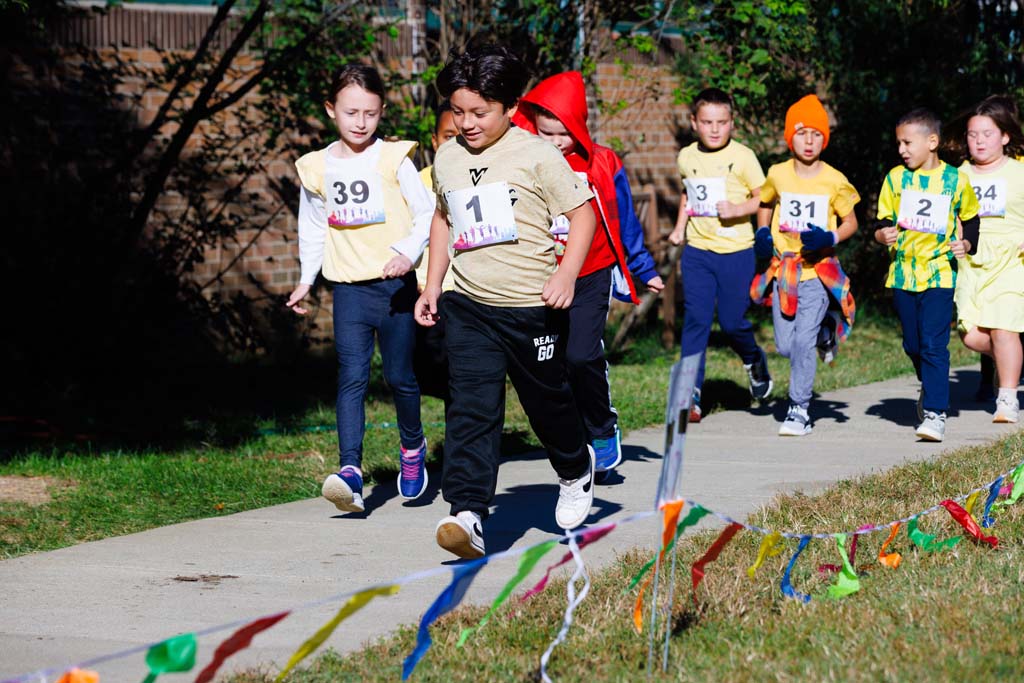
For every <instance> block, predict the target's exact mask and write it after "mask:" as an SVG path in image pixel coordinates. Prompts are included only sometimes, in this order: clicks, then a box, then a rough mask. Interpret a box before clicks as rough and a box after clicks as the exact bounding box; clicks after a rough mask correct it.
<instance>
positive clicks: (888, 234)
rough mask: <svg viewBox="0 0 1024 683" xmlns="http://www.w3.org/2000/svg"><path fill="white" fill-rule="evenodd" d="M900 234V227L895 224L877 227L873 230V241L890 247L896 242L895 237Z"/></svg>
mask: <svg viewBox="0 0 1024 683" xmlns="http://www.w3.org/2000/svg"><path fill="white" fill-rule="evenodd" d="M899 236H900V229H899V228H898V227H896V226H895V225H891V226H889V227H888V228H879V229H878V230H875V241H876V242H878V243H880V244H884V245H885V246H887V247H891V246H892V245H894V244H896V238H898V237H899Z"/></svg>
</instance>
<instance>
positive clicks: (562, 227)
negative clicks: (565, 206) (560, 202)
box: [551, 171, 590, 251]
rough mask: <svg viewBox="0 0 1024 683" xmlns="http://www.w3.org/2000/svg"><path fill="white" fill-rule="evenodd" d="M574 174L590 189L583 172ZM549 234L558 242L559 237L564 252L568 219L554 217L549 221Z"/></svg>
mask: <svg viewBox="0 0 1024 683" xmlns="http://www.w3.org/2000/svg"><path fill="white" fill-rule="evenodd" d="M574 173H575V174H576V175H577V176H578V177H579V179H580V180H582V181H583V182H584V183H585V184H586V185H587V187H588V188H589V187H590V181H589V180H587V174H586V173H584V172H583V171H574ZM551 234H552V235H554V236H555V239H556V240H558V239H559V236H561V242H562V250H563V251H564V250H565V241H566V235H568V234H569V219H568V218H566V217H565V215H564V214H562V215H559V216H555V218H554V220H552V221H551Z"/></svg>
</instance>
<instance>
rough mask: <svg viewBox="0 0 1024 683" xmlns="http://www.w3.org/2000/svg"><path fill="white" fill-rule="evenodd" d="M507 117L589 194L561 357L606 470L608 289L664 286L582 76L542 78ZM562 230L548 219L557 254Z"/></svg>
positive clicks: (617, 450)
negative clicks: (593, 132)
mask: <svg viewBox="0 0 1024 683" xmlns="http://www.w3.org/2000/svg"><path fill="white" fill-rule="evenodd" d="M512 121H513V122H514V123H515V124H516V125H517V126H519V127H521V128H523V129H525V130H528V131H530V132H532V133H536V134H537V135H538V136H540V137H541V138H543V139H545V140H547V141H549V142H551V143H552V144H554V145H555V146H556V147H558V149H559V150H560V151H561V152H562V154H564V155H565V158H566V160H567V161H568V162H569V166H570V167H571V168H572V170H574V171H576V173H577V174H578V175H579V176H580V177H581V178H585V179H586V180H587V183H588V184H589V185H590V188H591V190H592V191H593V193H594V198H593V199H592V200H590V201H591V206H592V207H593V209H594V214H595V215H596V216H597V218H598V225H599V227H598V229H597V231H595V233H594V240H593V242H591V244H590V251H589V252H588V253H587V258H586V260H585V261H584V263H583V268H582V269H581V270H580V274H579V278H578V279H577V280H576V293H575V297H574V298H573V301H572V306H571V307H570V308H569V338H568V344H567V347H566V355H565V358H566V363H567V365H568V370H569V381H570V383H571V385H572V389H573V393H574V394H575V396H576V402H577V405H578V406H579V410H580V413H581V414H582V417H583V422H584V424H585V425H586V428H587V433H588V435H589V438H590V442H591V445H592V446H593V448H594V455H595V470H596V471H597V472H608V471H609V470H611V469H613V468H614V467H615V466H616V465H618V464H619V462H620V461H621V460H622V446H621V443H620V442H621V438H620V433H619V427H618V419H617V418H618V413H616V411H615V408H614V407H613V406H612V402H611V391H610V389H609V386H608V362H607V361H606V360H605V357H604V326H605V323H606V322H607V320H608V306H609V303H610V297H611V295H613V294H614V295H615V297H616V298H619V299H621V300H622V301H632V302H633V303H635V304H636V303H640V301H639V299H638V298H637V295H636V289H635V287H634V285H633V279H632V277H630V275H629V274H630V273H632V274H634V275H635V276H636V277H637V278H638V279H639V280H640V281H641V282H644V283H645V284H646V285H647V289H648V290H649V291H651V292H660V291H661V290H662V289H664V287H665V286H664V284H663V283H662V281H661V277H659V276H658V273H657V271H656V270H655V267H654V259H653V258H651V255H650V253H649V252H648V251H647V249H646V248H645V247H644V233H643V228H642V227H641V226H640V221H638V220H637V217H636V212H635V211H634V210H633V194H632V193H631V192H630V189H629V179H628V178H627V177H626V169H625V168H623V166H622V160H620V159H619V157H618V155H616V154H615V152H613V151H612V150H610V149H608V148H607V147H602V146H601V145H597V144H595V143H594V142H593V141H592V140H591V138H590V133H589V131H588V130H587V94H586V89H585V87H584V85H583V76H582V75H581V74H580V73H579V72H578V71H568V72H565V73H560V74H556V75H554V76H551V77H550V78H547V79H545V80H543V81H541V82H540V83H538V84H537V86H536V87H535V88H534V89H533V90H531V91H530V92H528V93H527V94H526V95H525V96H523V98H522V99H521V100H520V101H519V110H518V111H517V112H516V114H515V115H514V116H513V117H512ZM567 235H568V221H566V220H565V217H564V216H558V217H556V218H555V220H554V223H553V225H552V236H553V237H554V239H555V241H556V253H558V252H559V249H558V244H559V243H560V244H562V245H563V246H562V249H564V244H565V240H566V239H567Z"/></svg>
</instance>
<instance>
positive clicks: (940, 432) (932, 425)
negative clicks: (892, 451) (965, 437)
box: [917, 410, 946, 441]
mask: <svg viewBox="0 0 1024 683" xmlns="http://www.w3.org/2000/svg"><path fill="white" fill-rule="evenodd" d="M945 434H946V414H945V413H934V412H932V411H930V410H926V411H924V420H923V421H922V422H921V424H920V425H918V427H917V436H918V438H920V439H923V440H924V441H942V437H943V436H944V435H945Z"/></svg>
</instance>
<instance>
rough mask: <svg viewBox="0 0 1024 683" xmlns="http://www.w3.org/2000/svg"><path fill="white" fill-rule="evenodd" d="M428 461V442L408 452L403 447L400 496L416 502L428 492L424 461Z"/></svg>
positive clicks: (424, 441) (399, 479)
mask: <svg viewBox="0 0 1024 683" xmlns="http://www.w3.org/2000/svg"><path fill="white" fill-rule="evenodd" d="M426 459H427V440H426V439H423V443H421V444H420V447H419V448H416V449H413V450H406V449H405V447H404V446H403V447H402V452H401V456H400V457H399V460H400V461H401V464H402V467H401V470H400V471H399V473H398V495H400V496H402V498H405V499H406V500H415V499H416V498H419V497H420V496H421V495H423V492H424V491H426V490H427V468H426V467H425V466H424V461H425V460H426Z"/></svg>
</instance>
